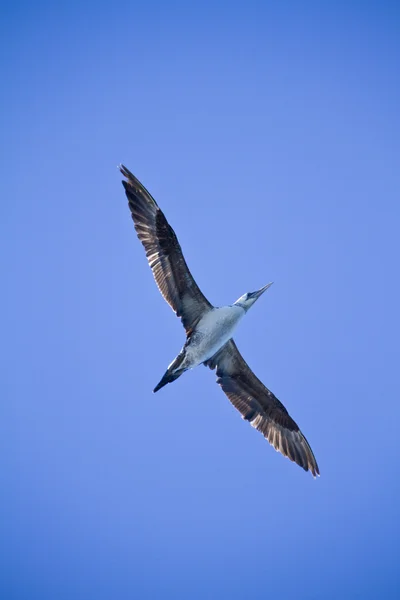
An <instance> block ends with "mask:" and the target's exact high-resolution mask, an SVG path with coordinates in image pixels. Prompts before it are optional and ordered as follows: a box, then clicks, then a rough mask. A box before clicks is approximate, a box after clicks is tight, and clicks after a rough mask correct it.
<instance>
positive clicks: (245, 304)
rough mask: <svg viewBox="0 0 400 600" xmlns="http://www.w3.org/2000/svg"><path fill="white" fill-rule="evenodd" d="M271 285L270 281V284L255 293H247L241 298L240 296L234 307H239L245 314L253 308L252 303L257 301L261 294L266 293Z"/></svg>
mask: <svg viewBox="0 0 400 600" xmlns="http://www.w3.org/2000/svg"><path fill="white" fill-rule="evenodd" d="M272 284H273V281H271V283H267V285H264V287H262V288H260V289H259V290H257V291H256V292H247V294H243V296H240V298H238V299H237V300H236V302H235V304H234V306H240V307H241V308H244V310H245V311H246V312H247V311H248V310H249V308H251V307H252V306H253V304H254V302H255V301H256V300H258V298H259V297H260V296H262V294H263V293H264V292H266V291H267V289H268V288H269V287H271V285H272Z"/></svg>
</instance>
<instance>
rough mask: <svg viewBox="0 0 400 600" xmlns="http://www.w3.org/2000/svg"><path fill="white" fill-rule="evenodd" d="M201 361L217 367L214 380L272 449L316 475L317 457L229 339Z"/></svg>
mask: <svg viewBox="0 0 400 600" xmlns="http://www.w3.org/2000/svg"><path fill="white" fill-rule="evenodd" d="M205 364H206V366H208V367H210V369H215V368H217V383H219V385H220V386H221V388H222V389H223V391H224V392H225V394H226V395H227V396H228V398H229V400H230V401H231V402H232V404H233V406H234V407H235V408H237V410H238V411H239V412H240V413H241V415H242V417H243V419H246V421H250V424H251V425H252V426H253V427H255V428H256V429H258V431H261V433H262V434H263V435H264V437H265V438H266V439H267V440H268V441H269V443H270V444H271V445H272V446H273V447H274V448H275V450H277V451H278V452H281V454H283V455H284V456H287V457H288V458H290V460H292V461H294V462H295V463H297V464H298V465H299V466H300V467H302V468H303V469H304V470H305V471H311V473H312V474H313V476H314V477H316V476H317V475H319V469H318V465H317V461H316V460H315V457H314V454H313V452H312V450H311V448H310V445H309V443H308V442H307V440H306V438H305V437H304V435H303V434H302V433H301V431H300V429H299V427H298V425H297V424H296V423H295V422H294V421H293V419H292V418H291V417H290V416H289V413H288V411H287V410H286V408H285V407H284V406H283V404H282V403H281V402H279V400H278V398H276V397H275V396H274V394H273V393H272V392H270V391H269V389H267V388H266V387H265V385H263V384H262V383H261V381H260V380H259V379H258V378H257V377H256V376H255V375H254V373H253V371H252V370H251V369H250V367H249V366H248V364H247V363H246V361H245V360H244V359H243V357H242V355H241V354H240V352H239V350H238V349H237V347H236V344H235V342H234V341H233V340H229V342H227V343H226V344H225V346H224V347H223V348H222V349H221V350H220V351H219V352H217V354H215V356H213V357H212V358H211V359H210V360H208V361H207V362H206V363H205Z"/></svg>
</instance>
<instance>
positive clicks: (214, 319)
mask: <svg viewBox="0 0 400 600" xmlns="http://www.w3.org/2000/svg"><path fill="white" fill-rule="evenodd" d="M119 168H120V171H121V173H122V175H123V176H124V177H125V180H123V181H122V183H123V186H124V188H125V193H126V196H127V198H128V204H129V208H130V211H131V214H132V219H133V222H134V225H135V229H136V232H137V235H138V238H139V240H140V241H141V242H142V244H143V246H144V249H145V251H146V256H147V260H148V262H149V266H150V268H151V270H152V272H153V275H154V279H155V280H156V283H157V285H158V288H159V290H160V292H161V294H162V295H163V297H164V298H165V300H166V301H167V302H168V304H169V305H170V306H171V308H172V310H173V311H174V312H175V313H176V315H177V316H178V317H180V319H181V321H182V325H183V326H184V328H185V330H186V341H185V344H184V346H183V348H182V350H181V351H180V352H179V354H178V356H177V357H176V358H175V359H174V360H173V361H172V363H171V364H170V365H169V367H168V369H167V370H166V372H165V373H164V375H163V377H162V378H161V380H160V382H159V383H158V384H157V385H156V387H155V388H154V390H153V391H154V392H157V391H158V390H160V389H161V388H162V387H164V386H165V385H167V383H171V382H172V381H175V380H176V379H178V377H180V376H181V375H182V374H183V373H184V372H185V371H187V370H188V369H193V368H194V367H197V366H198V365H201V364H204V365H205V366H207V367H209V368H210V369H216V374H217V383H218V384H219V385H220V386H221V388H222V389H223V391H224V392H225V394H226V395H227V396H228V398H229V400H230V401H231V402H232V404H233V406H234V407H235V408H236V409H237V410H238V411H239V412H240V413H241V415H242V417H243V419H245V420H246V421H249V422H250V424H251V425H252V426H253V427H255V428H256V429H258V431H260V432H261V433H262V434H263V435H264V437H265V438H266V439H267V440H268V441H269V443H270V444H271V445H272V446H273V447H274V448H275V450H277V451H278V452H280V453H281V454H283V455H284V456H286V457H288V458H289V459H290V460H291V461H293V462H295V463H297V464H298V465H299V466H300V467H302V468H303V469H304V470H305V471H311V473H312V475H313V476H314V477H316V476H317V475H319V469H318V465H317V461H316V460H315V457H314V454H313V452H312V450H311V448H310V445H309V443H308V442H307V440H306V438H305V437H304V435H303V434H302V432H301V431H300V429H299V427H298V425H297V424H296V423H295V421H294V420H293V419H292V418H291V417H290V415H289V413H288V412H287V410H286V408H285V407H284V406H283V404H282V403H281V402H280V401H279V400H278V399H277V398H276V397H275V396H274V394H273V393H272V392H270V390H269V389H267V388H266V387H265V385H263V384H262V383H261V381H260V380H259V379H258V378H257V377H256V376H255V375H254V373H253V371H252V370H251V369H250V367H249V366H248V364H247V363H246V361H245V360H244V359H243V358H242V355H241V354H240V352H239V350H238V349H237V346H236V344H235V342H234V341H233V339H232V335H233V332H234V331H235V329H236V327H237V325H238V323H239V321H241V319H242V318H243V317H244V316H245V314H246V313H247V311H248V310H249V308H251V307H252V306H253V304H254V303H255V302H256V300H258V298H260V296H261V295H262V294H263V293H264V292H265V291H266V290H267V289H268V288H269V287H270V285H271V283H268V284H267V285H265V286H264V287H262V288H261V289H259V290H257V291H256V292H249V293H247V294H244V295H243V296H241V297H240V298H239V299H238V300H236V302H235V303H234V304H231V305H229V306H222V307H216V306H213V305H212V304H211V303H210V302H209V301H208V300H207V298H206V297H205V296H204V295H203V293H202V292H201V290H200V289H199V287H198V286H197V284H196V282H195V280H194V279H193V277H192V275H191V273H190V271H189V268H188V266H187V264H186V261H185V259H184V257H183V254H182V249H181V247H180V244H179V242H178V239H177V237H176V235H175V232H174V230H173V229H172V227H171V226H170V225H169V223H168V221H167V219H166V218H165V216H164V213H163V212H162V211H161V209H160V208H159V206H158V204H157V202H156V201H155V200H154V198H153V197H152V196H151V195H150V194H149V192H148V191H147V190H146V188H145V187H144V186H143V185H142V184H141V183H140V181H139V180H138V179H136V177H135V176H134V175H132V173H131V172H130V171H128V169H127V168H126V167H124V166H123V165H121V166H120V167H119Z"/></svg>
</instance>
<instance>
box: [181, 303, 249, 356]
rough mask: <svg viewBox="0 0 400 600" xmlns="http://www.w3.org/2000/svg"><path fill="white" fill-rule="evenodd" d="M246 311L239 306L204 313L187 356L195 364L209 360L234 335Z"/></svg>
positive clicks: (224, 307)
mask: <svg viewBox="0 0 400 600" xmlns="http://www.w3.org/2000/svg"><path fill="white" fill-rule="evenodd" d="M245 314H246V313H245V311H244V309H243V308H241V307H239V306H222V307H221V308H214V309H212V310H210V311H209V312H208V313H206V314H205V315H204V317H203V318H202V319H201V320H200V321H199V324H198V325H197V327H196V333H195V334H194V335H193V340H192V341H191V343H190V345H189V346H188V347H187V351H186V352H187V358H188V360H189V361H190V363H193V366H196V365H199V364H201V363H202V362H204V361H205V360H208V359H209V358H211V357H212V356H214V354H215V353H216V352H218V350H220V348H222V346H224V345H225V344H226V342H227V341H228V340H229V339H230V338H231V337H232V335H233V332H234V330H235V329H236V327H237V325H238V323H239V321H240V319H241V318H242V317H244V315H245Z"/></svg>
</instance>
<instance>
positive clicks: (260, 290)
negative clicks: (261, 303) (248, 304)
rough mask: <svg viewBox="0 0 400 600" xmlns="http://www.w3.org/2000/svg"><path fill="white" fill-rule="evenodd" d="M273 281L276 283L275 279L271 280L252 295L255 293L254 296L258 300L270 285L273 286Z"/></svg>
mask: <svg viewBox="0 0 400 600" xmlns="http://www.w3.org/2000/svg"><path fill="white" fill-rule="evenodd" d="M273 283H274V282H273V281H270V282H269V283H267V285H264V287H262V288H260V289H259V290H257V291H256V292H253V294H252V295H254V298H255V299H256V300H258V298H259V297H260V296H262V295H263V293H264V292H266V291H267V289H268V288H269V287H271V285H272V284H273Z"/></svg>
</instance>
